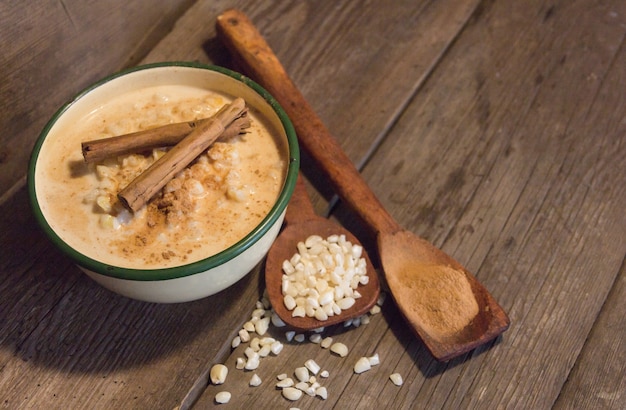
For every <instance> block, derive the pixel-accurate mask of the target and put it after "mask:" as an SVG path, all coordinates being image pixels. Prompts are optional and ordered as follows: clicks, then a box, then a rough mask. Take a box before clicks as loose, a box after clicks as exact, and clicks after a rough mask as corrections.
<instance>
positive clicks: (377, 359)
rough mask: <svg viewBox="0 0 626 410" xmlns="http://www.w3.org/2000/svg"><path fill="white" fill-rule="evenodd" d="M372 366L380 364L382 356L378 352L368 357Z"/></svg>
mask: <svg viewBox="0 0 626 410" xmlns="http://www.w3.org/2000/svg"><path fill="white" fill-rule="evenodd" d="M367 361H369V363H370V365H371V366H378V365H379V364H380V357H378V353H374V356H370V357H368V358H367Z"/></svg>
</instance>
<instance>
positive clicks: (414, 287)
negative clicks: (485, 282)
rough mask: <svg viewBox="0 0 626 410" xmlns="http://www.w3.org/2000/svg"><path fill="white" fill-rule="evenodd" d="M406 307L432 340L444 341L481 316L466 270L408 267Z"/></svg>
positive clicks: (404, 273)
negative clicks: (409, 303) (408, 301)
mask: <svg viewBox="0 0 626 410" xmlns="http://www.w3.org/2000/svg"><path fill="white" fill-rule="evenodd" d="M402 284H403V285H404V286H403V292H409V294H407V295H406V296H409V295H410V299H408V298H407V300H412V301H413V302H414V303H412V304H411V305H410V306H408V307H407V308H408V309H409V310H410V311H411V312H413V313H414V314H415V315H417V316H418V317H419V318H420V325H421V326H422V327H423V328H424V329H425V330H426V331H427V332H428V333H429V334H431V335H432V336H433V337H435V338H444V337H447V336H451V335H453V334H455V333H457V332H458V331H460V330H462V329H463V328H464V327H465V326H467V325H468V324H469V323H471V321H472V319H473V318H474V317H475V316H476V314H478V310H479V308H478V303H477V302H476V298H475V297H474V294H473V292H472V288H471V286H470V284H469V282H468V280H467V277H466V275H465V273H463V271H459V270H456V269H454V268H452V267H449V266H443V265H423V266H419V267H416V266H415V265H412V266H409V267H408V269H405V270H404V272H403V274H402Z"/></svg>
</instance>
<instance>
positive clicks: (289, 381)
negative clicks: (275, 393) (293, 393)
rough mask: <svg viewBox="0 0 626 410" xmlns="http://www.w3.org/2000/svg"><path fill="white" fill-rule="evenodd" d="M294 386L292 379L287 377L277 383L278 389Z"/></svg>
mask: <svg viewBox="0 0 626 410" xmlns="http://www.w3.org/2000/svg"><path fill="white" fill-rule="evenodd" d="M293 385H294V382H293V379H292V378H291V377H287V378H285V379H282V380H279V381H278V383H276V387H278V388H279V389H285V388H287V387H291V386H293Z"/></svg>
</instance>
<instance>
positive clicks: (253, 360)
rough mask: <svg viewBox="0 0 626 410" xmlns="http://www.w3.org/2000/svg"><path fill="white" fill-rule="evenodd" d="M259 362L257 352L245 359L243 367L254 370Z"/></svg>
mask: <svg viewBox="0 0 626 410" xmlns="http://www.w3.org/2000/svg"><path fill="white" fill-rule="evenodd" d="M259 364H260V358H259V355H258V354H257V355H256V356H253V357H250V358H248V360H247V361H246V365H245V366H244V369H246V370H255V369H257V368H258V367H259Z"/></svg>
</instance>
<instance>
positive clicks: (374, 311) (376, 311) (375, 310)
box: [370, 305, 380, 315]
mask: <svg viewBox="0 0 626 410" xmlns="http://www.w3.org/2000/svg"><path fill="white" fill-rule="evenodd" d="M379 313H380V306H379V305H374V306H372V308H371V309H370V315H377V314H379Z"/></svg>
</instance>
